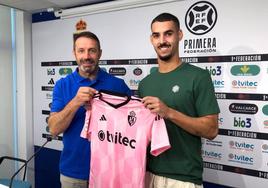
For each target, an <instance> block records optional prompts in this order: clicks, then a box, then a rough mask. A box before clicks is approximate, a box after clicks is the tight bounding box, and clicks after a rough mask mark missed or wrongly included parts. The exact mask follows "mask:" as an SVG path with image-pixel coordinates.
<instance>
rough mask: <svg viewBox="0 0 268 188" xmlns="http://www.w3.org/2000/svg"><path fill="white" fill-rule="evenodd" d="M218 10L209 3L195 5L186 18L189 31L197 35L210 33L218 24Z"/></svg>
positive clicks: (200, 2)
mask: <svg viewBox="0 0 268 188" xmlns="http://www.w3.org/2000/svg"><path fill="white" fill-rule="evenodd" d="M217 17H218V14H217V10H216V8H215V7H214V5H213V4H211V3H209V2H207V1H199V2H197V3H195V4H193V5H192V6H191V7H190V8H189V9H188V11H187V13H186V16H185V25H186V27H187V29H188V30H189V31H190V32H191V33H193V34H195V35H204V34H206V33H207V32H209V31H210V30H211V29H212V28H213V27H214V26H215V24H216V22H217Z"/></svg>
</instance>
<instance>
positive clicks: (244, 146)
mask: <svg viewBox="0 0 268 188" xmlns="http://www.w3.org/2000/svg"><path fill="white" fill-rule="evenodd" d="M229 146H230V148H232V149H237V150H243V151H253V150H254V147H255V146H254V145H253V144H248V143H246V142H236V141H230V142H229Z"/></svg>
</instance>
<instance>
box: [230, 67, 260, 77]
mask: <svg viewBox="0 0 268 188" xmlns="http://www.w3.org/2000/svg"><path fill="white" fill-rule="evenodd" d="M259 73H260V67H259V66H257V65H235V66H232V68H231V74H232V75H234V76H256V75H258V74H259Z"/></svg>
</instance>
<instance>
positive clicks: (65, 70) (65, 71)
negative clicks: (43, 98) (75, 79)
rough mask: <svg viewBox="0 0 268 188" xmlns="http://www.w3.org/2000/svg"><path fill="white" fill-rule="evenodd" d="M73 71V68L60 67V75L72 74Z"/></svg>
mask: <svg viewBox="0 0 268 188" xmlns="http://www.w3.org/2000/svg"><path fill="white" fill-rule="evenodd" d="M72 72H73V70H72V69H71V68H60V70H59V74H60V75H67V74H71V73H72Z"/></svg>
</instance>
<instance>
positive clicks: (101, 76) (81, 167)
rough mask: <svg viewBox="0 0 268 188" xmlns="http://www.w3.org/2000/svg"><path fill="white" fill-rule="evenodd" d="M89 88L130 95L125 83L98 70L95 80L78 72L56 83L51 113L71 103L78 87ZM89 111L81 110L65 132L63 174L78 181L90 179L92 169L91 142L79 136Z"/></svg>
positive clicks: (61, 167)
mask: <svg viewBox="0 0 268 188" xmlns="http://www.w3.org/2000/svg"><path fill="white" fill-rule="evenodd" d="M82 86H89V87H92V88H95V89H96V90H101V89H103V90H107V91H113V92H119V93H124V94H127V95H131V91H130V89H129V88H128V87H127V85H126V84H125V82H124V80H122V79H120V78H117V77H114V76H112V75H110V74H108V73H106V72H105V71H103V70H101V69H99V71H98V75H97V77H96V79H95V80H92V81H91V80H89V79H86V78H83V77H81V76H80V75H79V73H78V69H76V70H75V71H74V72H73V73H72V74H69V75H68V76H66V77H65V78H61V79H60V80H58V81H57V82H56V84H55V87H54V90H53V101H52V106H51V112H59V111H61V110H62V109H63V108H64V107H65V106H66V105H67V104H68V103H69V102H70V100H72V99H73V98H74V97H75V95H76V93H77V91H78V89H79V87H82ZM85 112H86V110H85V109H84V108H83V107H80V108H79V109H78V111H77V112H76V114H75V116H74V118H73V120H72V122H71V124H70V126H69V127H68V129H67V130H66V131H65V132H64V133H63V150H62V153H61V158H60V173H61V174H63V175H65V176H68V177H72V178H77V179H84V180H88V178H89V168H90V165H89V164H90V142H89V141H88V140H86V139H84V138H81V137H80V132H81V130H82V128H83V125H84V121H85Z"/></svg>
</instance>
